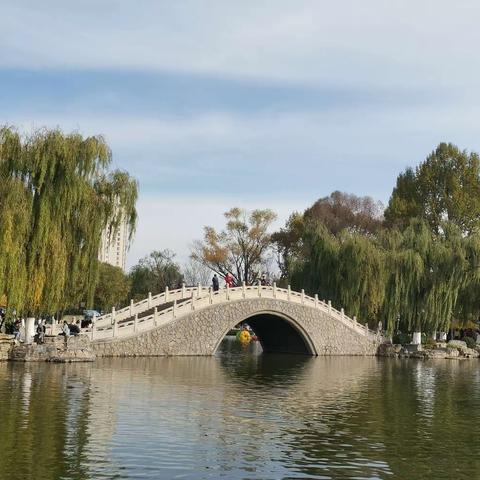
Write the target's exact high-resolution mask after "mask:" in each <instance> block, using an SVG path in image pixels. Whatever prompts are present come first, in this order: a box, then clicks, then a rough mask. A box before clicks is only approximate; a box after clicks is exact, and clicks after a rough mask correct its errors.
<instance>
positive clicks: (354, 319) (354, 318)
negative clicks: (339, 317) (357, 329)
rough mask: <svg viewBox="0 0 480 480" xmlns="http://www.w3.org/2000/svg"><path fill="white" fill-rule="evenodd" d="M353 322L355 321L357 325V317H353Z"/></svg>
mask: <svg viewBox="0 0 480 480" xmlns="http://www.w3.org/2000/svg"><path fill="white" fill-rule="evenodd" d="M353 321H354V322H355V323H357V317H356V315H354V316H353Z"/></svg>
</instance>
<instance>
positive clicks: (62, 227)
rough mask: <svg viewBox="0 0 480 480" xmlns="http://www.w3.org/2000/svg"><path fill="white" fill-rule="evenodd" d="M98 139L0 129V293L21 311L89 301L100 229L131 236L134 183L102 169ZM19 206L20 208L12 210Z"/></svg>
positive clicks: (107, 157)
mask: <svg viewBox="0 0 480 480" xmlns="http://www.w3.org/2000/svg"><path fill="white" fill-rule="evenodd" d="M110 162H111V151H110V149H109V147H108V145H107V144H106V143H105V141H104V139H103V138H102V137H88V138H83V137H82V136H81V135H79V134H76V133H73V134H68V135H66V134H63V133H62V132H61V131H60V130H38V131H36V132H34V133H33V134H31V135H29V136H25V137H23V136H20V135H19V134H18V133H17V132H16V131H15V130H14V129H12V128H7V127H5V128H3V129H2V130H1V131H0V172H1V176H2V187H1V188H2V190H1V191H0V194H1V197H0V199H1V202H0V211H1V213H2V223H4V219H5V218H7V220H8V223H7V225H11V228H10V227H9V228H7V229H5V228H2V229H1V230H2V233H1V237H0V258H2V261H1V263H0V294H1V293H4V294H5V295H6V296H7V299H8V305H9V306H10V307H11V308H16V309H17V310H19V311H23V312H25V313H27V314H28V315H35V314H38V313H40V312H45V313H48V312H54V311H58V310H61V309H63V308H65V307H67V306H69V305H71V304H74V303H78V302H80V301H86V302H87V304H91V303H92V300H93V294H94V290H95V284H96V281H97V274H98V250H99V246H100V241H101V235H102V232H103V231H104V230H105V229H107V230H108V231H109V232H110V234H111V235H113V234H114V233H115V232H116V229H117V228H118V226H119V224H120V222H121V221H126V222H127V223H128V225H129V231H130V234H132V233H133V231H134V228H135V222H136V210H135V203H136V199H137V182H136V181H135V180H133V179H132V178H131V177H130V176H129V175H128V174H127V173H126V172H121V171H113V172H112V171H109V170H108V167H109V164H110ZM19 206H20V208H19Z"/></svg>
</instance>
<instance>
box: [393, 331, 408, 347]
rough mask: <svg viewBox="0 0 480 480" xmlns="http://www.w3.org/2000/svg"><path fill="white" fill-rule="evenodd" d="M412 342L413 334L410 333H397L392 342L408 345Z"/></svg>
mask: <svg viewBox="0 0 480 480" xmlns="http://www.w3.org/2000/svg"><path fill="white" fill-rule="evenodd" d="M411 342H412V336H411V335H409V334H408V333H402V332H399V333H396V334H395V335H393V337H392V343H393V344H395V345H407V344H409V343H411Z"/></svg>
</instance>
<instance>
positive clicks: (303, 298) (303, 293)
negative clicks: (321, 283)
mask: <svg viewBox="0 0 480 480" xmlns="http://www.w3.org/2000/svg"><path fill="white" fill-rule="evenodd" d="M301 295H302V305H303V304H304V303H305V290H304V289H303V288H302V291H301Z"/></svg>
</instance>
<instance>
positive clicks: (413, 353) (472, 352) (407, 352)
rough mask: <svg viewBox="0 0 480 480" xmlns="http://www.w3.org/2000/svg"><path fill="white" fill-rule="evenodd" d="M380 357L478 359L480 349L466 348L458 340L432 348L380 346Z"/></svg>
mask: <svg viewBox="0 0 480 480" xmlns="http://www.w3.org/2000/svg"><path fill="white" fill-rule="evenodd" d="M378 355H379V356H380V357H401V358H424V359H430V358H449V359H452V358H458V359H461V358H478V357H479V356H480V347H478V348H475V349H473V348H468V347H467V344H466V343H465V342H463V341H460V340H451V341H449V342H448V343H444V342H438V343H437V344H436V346H435V347H434V348H425V347H422V346H419V345H394V344H383V345H381V346H380V348H379V351H378Z"/></svg>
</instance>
